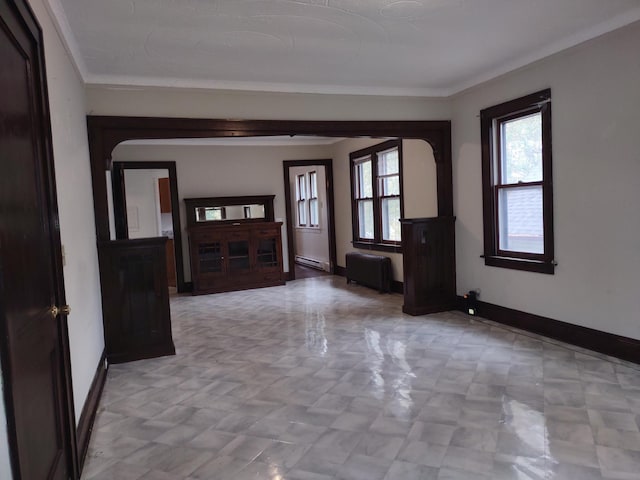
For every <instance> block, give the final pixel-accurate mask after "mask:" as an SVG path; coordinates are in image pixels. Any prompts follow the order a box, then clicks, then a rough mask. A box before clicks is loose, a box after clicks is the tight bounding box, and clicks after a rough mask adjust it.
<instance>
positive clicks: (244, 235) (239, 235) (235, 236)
mask: <svg viewBox="0 0 640 480" xmlns="http://www.w3.org/2000/svg"><path fill="white" fill-rule="evenodd" d="M225 237H226V238H227V240H249V233H248V232H227V233H226V235H225Z"/></svg>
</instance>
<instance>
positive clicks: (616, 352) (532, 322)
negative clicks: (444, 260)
mask: <svg viewBox="0 0 640 480" xmlns="http://www.w3.org/2000/svg"><path fill="white" fill-rule="evenodd" d="M464 302H465V301H464V298H463V297H458V309H459V310H461V311H463V312H465V313H466V308H465V306H464V305H465V303H464ZM476 305H477V308H476V314H477V315H476V316H478V317H482V318H486V319H488V320H493V321H494V322H498V323H502V324H504V325H509V326H511V327H516V328H519V329H521V330H525V331H527V332H532V333H536V334H538V335H543V336H545V337H549V338H553V339H555V340H560V341H561V342H565V343H568V344H571V345H575V346H578V347H582V348H587V349H589V350H593V351H595V352H599V353H604V354H605V355H610V356H612V357H617V358H620V359H622V360H627V361H629V362H634V363H638V364H640V340H636V339H634V338H629V337H622V336H620V335H615V334H613V333H607V332H603V331H601V330H595V329H593V328H587V327H583V326H580V325H574V324H572V323H566V322H562V321H560V320H554V319H552V318H547V317H541V316H539V315H534V314H532V313H527V312H522V311H520V310H514V309H512V308H507V307H502V306H500V305H494V304H492V303H487V302H481V301H478V302H477V303H476Z"/></svg>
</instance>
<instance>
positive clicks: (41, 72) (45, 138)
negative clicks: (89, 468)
mask: <svg viewBox="0 0 640 480" xmlns="http://www.w3.org/2000/svg"><path fill="white" fill-rule="evenodd" d="M0 17H1V18H0V22H2V23H5V22H6V23H5V25H7V24H8V26H9V27H10V28H15V29H16V31H17V29H21V28H25V29H26V30H27V31H28V32H29V34H30V35H31V37H32V38H31V40H32V41H33V42H34V44H35V48H34V51H35V53H36V55H37V58H34V60H35V61H34V62H30V63H29V64H28V67H29V68H30V76H31V78H32V79H33V85H34V90H36V92H35V93H36V95H35V96H34V97H33V98H31V101H33V102H34V105H33V109H34V112H35V115H34V118H33V126H34V132H33V133H34V138H35V143H36V144H37V145H34V147H35V148H36V149H37V150H38V154H39V155H40V157H41V159H42V163H43V165H42V167H43V168H42V170H43V172H44V174H45V175H44V178H43V179H42V182H43V184H44V186H45V188H44V190H45V195H46V204H47V205H46V209H47V212H46V218H47V221H48V224H47V228H48V230H49V231H50V232H51V235H50V239H51V251H52V252H53V259H52V261H53V273H54V278H53V283H54V292H55V299H54V301H55V302H56V305H66V303H67V302H66V292H65V288H64V274H63V261H62V244H61V240H60V234H59V229H60V225H59V215H58V195H57V186H56V178H55V168H54V157H53V140H52V133H51V112H50V106H49V94H48V91H49V89H48V84H47V74H46V65H45V54H44V39H43V33H42V28H41V27H40V24H39V23H38V20H37V17H36V15H35V13H34V11H33V9H32V8H31V6H30V5H29V3H28V2H27V1H24V0H8V2H6V4H5V3H3V4H1V5H0ZM16 20H17V21H18V22H19V25H17V24H16V23H15V21H16ZM25 34H26V32H25ZM25 65H26V64H25ZM107 222H108V217H107ZM67 321H68V319H67V316H66V315H59V316H58V319H57V321H56V323H57V327H58V331H59V338H60V353H61V356H62V358H61V365H60V367H61V370H62V372H61V377H62V381H63V385H62V389H61V390H62V392H61V394H62V397H63V403H64V412H63V415H64V419H63V423H64V426H65V428H64V438H63V439H62V441H63V442H64V443H65V444H66V445H67V453H68V458H66V459H65V460H66V462H67V463H68V466H69V474H70V475H71V476H72V478H74V479H75V478H79V473H78V452H77V448H76V445H77V443H76V428H75V410H74V404H73V387H72V375H71V354H70V350H69V331H68V323H67ZM6 331H7V330H6V324H5V321H4V316H3V315H0V359H1V364H2V365H1V369H2V379H3V388H2V389H3V393H4V395H3V397H4V398H3V400H4V404H5V417H6V421H7V441H8V444H9V445H8V446H9V461H10V463H11V470H12V473H13V476H14V478H16V479H19V478H20V466H19V459H18V442H17V432H16V422H15V410H14V406H13V390H12V376H11V374H10V365H9V355H8V339H7V336H6V334H5V333H6Z"/></svg>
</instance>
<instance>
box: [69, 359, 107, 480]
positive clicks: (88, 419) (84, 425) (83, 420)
mask: <svg viewBox="0 0 640 480" xmlns="http://www.w3.org/2000/svg"><path fill="white" fill-rule="evenodd" d="M107 370H108V366H107V355H106V352H105V351H103V352H102V355H101V356H100V361H99V362H98V367H97V368H96V373H95V375H94V376H93V381H92V382H91V387H90V388H89V393H88V395H87V399H86V400H85V402H84V407H82V413H81V414H80V420H79V421H78V429H77V435H76V437H77V439H78V471H79V473H82V468H83V467H84V461H85V458H86V457H87V451H88V450H89V441H90V440H91V432H92V431H93V424H94V421H95V419H96V413H97V412H98V405H99V404H100V397H102V390H103V389H104V384H105V382H106V381H107Z"/></svg>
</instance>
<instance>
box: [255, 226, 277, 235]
mask: <svg viewBox="0 0 640 480" xmlns="http://www.w3.org/2000/svg"><path fill="white" fill-rule="evenodd" d="M253 234H254V235H255V236H256V237H260V238H264V237H277V236H278V235H279V234H280V229H278V228H270V227H266V228H258V229H256V230H255V231H254V232H253Z"/></svg>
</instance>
